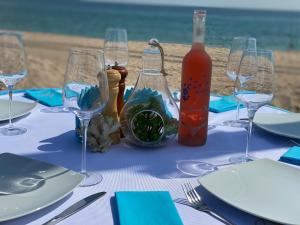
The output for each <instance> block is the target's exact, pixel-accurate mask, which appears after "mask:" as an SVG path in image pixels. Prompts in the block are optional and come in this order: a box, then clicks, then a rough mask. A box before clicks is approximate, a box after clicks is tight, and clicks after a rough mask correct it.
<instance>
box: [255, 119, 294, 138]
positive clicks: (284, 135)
mask: <svg viewBox="0 0 300 225" xmlns="http://www.w3.org/2000/svg"><path fill="white" fill-rule="evenodd" d="M263 114H266V115H271V114H273V115H274V113H261V114H259V116H262V115H263ZM295 114H296V113H285V114H278V115H295ZM297 116H298V117H299V122H300V114H297ZM255 118H256V117H254V120H253V123H254V124H255V125H256V126H258V127H259V128H261V129H262V130H265V131H267V132H270V133H272V134H276V135H279V136H283V137H289V138H295V139H300V134H299V135H292V134H286V133H283V132H280V131H274V130H273V129H269V128H267V127H265V126H264V125H262V124H260V123H257V121H256V120H255Z"/></svg>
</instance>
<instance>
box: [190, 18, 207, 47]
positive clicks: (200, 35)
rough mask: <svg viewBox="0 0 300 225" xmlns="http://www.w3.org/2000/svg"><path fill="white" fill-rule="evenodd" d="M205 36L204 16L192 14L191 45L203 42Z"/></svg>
mask: <svg viewBox="0 0 300 225" xmlns="http://www.w3.org/2000/svg"><path fill="white" fill-rule="evenodd" d="M204 38H205V16H199V15H194V18H193V45H194V44H196V43H201V44H204Z"/></svg>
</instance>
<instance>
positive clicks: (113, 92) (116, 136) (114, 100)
mask: <svg viewBox="0 0 300 225" xmlns="http://www.w3.org/2000/svg"><path fill="white" fill-rule="evenodd" d="M106 72H107V79H108V86H109V102H108V104H107V105H106V107H105V110H104V112H103V116H107V117H111V118H112V119H113V120H114V121H115V122H119V113H118V110H119V108H118V107H117V106H118V103H119V97H118V96H119V94H120V91H119V83H120V80H121V74H120V73H119V72H118V70H115V69H108V70H107V71H106ZM109 136H110V138H111V140H112V144H117V143H119V142H120V132H119V130H117V131H116V132H114V133H111V134H110V135H109Z"/></svg>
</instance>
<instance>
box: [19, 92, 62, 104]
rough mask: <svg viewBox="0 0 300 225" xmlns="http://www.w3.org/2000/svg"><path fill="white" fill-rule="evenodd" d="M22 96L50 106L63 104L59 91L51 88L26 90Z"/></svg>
mask: <svg viewBox="0 0 300 225" xmlns="http://www.w3.org/2000/svg"><path fill="white" fill-rule="evenodd" d="M24 96H25V97H27V98H30V99H33V100H37V101H38V102H39V103H41V104H43V105H46V106H50V107H53V106H61V105H62V104H63V102H62V95H61V93H59V92H58V91H56V90H54V89H51V88H49V89H39V90H26V91H25V94H24Z"/></svg>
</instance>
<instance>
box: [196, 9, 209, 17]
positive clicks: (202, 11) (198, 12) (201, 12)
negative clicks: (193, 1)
mask: <svg viewBox="0 0 300 225" xmlns="http://www.w3.org/2000/svg"><path fill="white" fill-rule="evenodd" d="M206 13H207V11H206V10H205V9H195V10H194V16H206Z"/></svg>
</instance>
